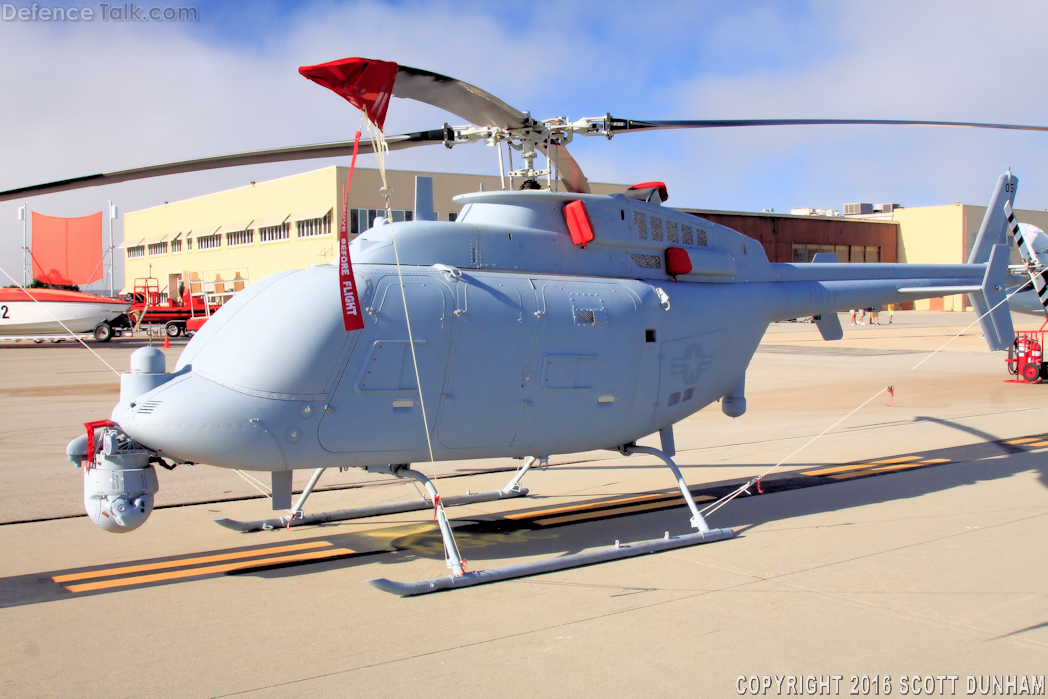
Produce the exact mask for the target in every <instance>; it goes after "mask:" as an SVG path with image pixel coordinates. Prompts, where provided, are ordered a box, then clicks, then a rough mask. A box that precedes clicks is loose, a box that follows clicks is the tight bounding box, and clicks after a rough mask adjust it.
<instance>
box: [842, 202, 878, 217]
mask: <svg viewBox="0 0 1048 699" xmlns="http://www.w3.org/2000/svg"><path fill="white" fill-rule="evenodd" d="M872 213H873V204H845V205H844V215H845V216H863V215H865V214H872Z"/></svg>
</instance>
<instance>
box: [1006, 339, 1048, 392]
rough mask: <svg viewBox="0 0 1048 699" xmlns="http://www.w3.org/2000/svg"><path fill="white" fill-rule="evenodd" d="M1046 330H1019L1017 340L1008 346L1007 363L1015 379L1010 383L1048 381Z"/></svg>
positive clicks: (1009, 371) (1010, 380)
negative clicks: (1045, 347)
mask: <svg viewBox="0 0 1048 699" xmlns="http://www.w3.org/2000/svg"><path fill="white" fill-rule="evenodd" d="M1045 334H1046V331H1044V330H1017V331H1016V332H1015V342H1013V343H1012V346H1011V347H1009V348H1008V358H1007V359H1005V360H1004V361H1005V363H1006V364H1007V366H1008V373H1009V374H1011V375H1012V376H1014V377H1015V378H1014V379H1008V382H1009V383H1041V382H1042V381H1048V362H1045V359H1044V340H1045Z"/></svg>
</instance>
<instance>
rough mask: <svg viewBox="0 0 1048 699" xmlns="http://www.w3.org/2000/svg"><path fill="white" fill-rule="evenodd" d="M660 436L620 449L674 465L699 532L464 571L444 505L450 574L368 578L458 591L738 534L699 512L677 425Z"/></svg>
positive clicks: (397, 590) (419, 589)
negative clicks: (679, 459)
mask: <svg viewBox="0 0 1048 699" xmlns="http://www.w3.org/2000/svg"><path fill="white" fill-rule="evenodd" d="M659 434H660V436H661V437H662V449H654V448H652V447H638V446H636V445H635V444H627V445H625V446H623V447H621V449H620V451H621V452H622V454H624V455H627V456H628V455H630V454H650V455H652V456H656V457H658V458H659V459H661V460H662V461H663V462H664V463H665V464H666V466H668V467H669V469H670V470H671V471H672V472H673V476H674V478H676V480H677V486H678V488H680V492H681V495H683V496H684V502H685V503H686V504H687V505H688V508H689V509H690V510H691V515H692V516H691V526H692V527H694V528H695V529H697V530H698V531H697V532H694V533H692V534H685V535H683V536H674V537H671V536H670V535H669V532H667V533H666V536H665V537H663V538H662V539H650V540H648V541H641V542H638V543H635V544H630V545H628V546H620V545H619V542H617V541H616V542H615V546H613V547H610V548H603V549H597V550H595V551H583V552H581V553H574V554H569V555H565V556H560V557H558V558H547V559H545V560H539V561H530V562H528V563H518V564H515V565H510V566H504V567H502V568H490V569H488V570H480V571H476V572H471V573H467V572H465V570H464V564H465V561H463V560H462V558H461V556H460V555H459V552H458V546H457V545H456V543H455V537H454V535H453V534H452V532H451V527H450V526H449V525H448V523H447V517H446V516H445V515H444V510H443V508H440V509H439V516H438V518H437V523H438V524H439V525H440V534H441V537H442V538H443V540H444V553H445V559H446V560H445V563H447V566H448V568H450V569H451V575H449V576H447V577H442V578H433V579H431V580H417V581H415V582H408V583H401V582H395V581H393V580H387V579H386V578H375V579H372V580H368V581H367V582H368V583H369V584H370V585H372V586H373V587H375V588H377V589H379V590H382V591H383V592H389V593H391V594H394V595H400V596H401V597H409V596H412V595H424V594H428V593H430V592H438V591H440V590H453V589H458V588H462V587H472V586H474V585H483V584H484V583H489V582H496V581H499V580H509V579H512V578H523V577H528V576H531V575H540V574H542V573H551V572H553V571H557V570H566V569H568V568H578V567H581V566H587V565H593V564H595V563H604V562H607V561H617V560H619V559H622V558H633V557H635V556H643V555H645V554H649V553H656V552H658V551H667V550H670V549H677V548H683V547H685V546H697V545H699V544H707V543H710V542H712V541H721V540H724V539H730V538H732V537H734V536H735V530H734V529H710V528H709V526H708V525H707V524H706V520H705V519H703V517H702V514H701V513H700V512H699V508H698V506H696V504H695V499H694V498H693V497H692V496H691V490H689V489H688V485H687V483H685V482H684V477H683V476H682V475H681V472H680V469H678V468H677V465H676V464H675V463H673V459H672V458H670V457H671V456H672V455H673V454H674V453H675V449H674V446H673V428H672V426H671V427H667V428H665V429H663V430H660V433H659ZM412 474H413V472H410V471H405V472H404V476H409V475H410V476H411V477H415V478H418V475H412ZM419 475H420V474H419ZM404 476H402V477H404ZM423 478H424V477H423ZM426 483H427V489H428V490H430V491H431V493H432V494H435V492H436V491H434V490H433V489H432V485H431V484H429V483H428V481H427V482H426Z"/></svg>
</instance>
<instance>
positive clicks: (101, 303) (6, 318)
mask: <svg viewBox="0 0 1048 699" xmlns="http://www.w3.org/2000/svg"><path fill="white" fill-rule="evenodd" d="M130 306H131V304H130V302H128V301H124V300H122V299H112V298H106V297H104V296H96V295H94V294H85V293H83V292H80V291H67V290H64V289H19V288H7V289H0V338H3V339H14V338H25V339H34V338H45V339H51V338H58V337H67V338H68V337H69V333H70V332H71V333H73V334H75V335H81V334H89V333H90V334H93V335H94V337H95V339H96V340H98V341H100V342H108V341H109V340H110V338H112V336H113V329H112V327H111V326H110V325H109V321H111V320H113V319H114V318H117V317H119V316H121V315H123V314H124V313H126V312H127V309H128V308H129V307H130ZM63 326H64V327H63Z"/></svg>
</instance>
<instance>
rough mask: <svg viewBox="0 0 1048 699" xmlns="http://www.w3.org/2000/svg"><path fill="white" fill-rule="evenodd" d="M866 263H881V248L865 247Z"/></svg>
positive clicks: (874, 246) (875, 246)
mask: <svg viewBox="0 0 1048 699" xmlns="http://www.w3.org/2000/svg"><path fill="white" fill-rule="evenodd" d="M866 261H867V262H880V261H881V248H880V247H879V246H877V245H867V246H866Z"/></svg>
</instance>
